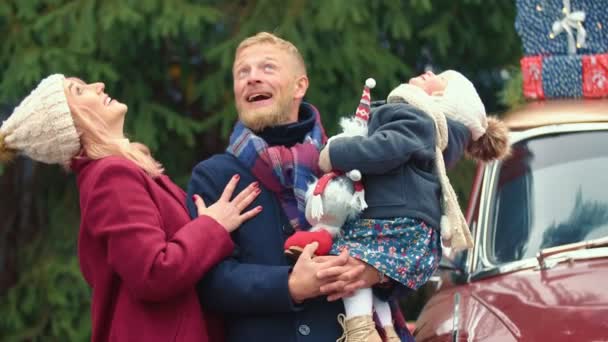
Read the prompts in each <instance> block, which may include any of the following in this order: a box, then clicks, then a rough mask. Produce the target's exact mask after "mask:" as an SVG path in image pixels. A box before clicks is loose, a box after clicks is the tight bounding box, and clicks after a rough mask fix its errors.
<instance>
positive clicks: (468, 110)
mask: <svg viewBox="0 0 608 342" xmlns="http://www.w3.org/2000/svg"><path fill="white" fill-rule="evenodd" d="M438 76H439V77H443V78H444V79H446V80H447V86H446V88H445V89H444V91H443V95H441V96H435V99H436V101H437V104H438V105H439V106H440V107H441V110H442V111H443V113H444V114H445V115H446V116H447V117H449V118H451V119H453V120H456V121H459V122H461V123H462V124H464V125H465V126H467V127H468V128H469V130H470V131H471V135H472V138H473V140H477V139H479V138H480V137H481V136H482V135H484V134H485V133H486V129H487V127H488V122H487V119H486V109H485V107H484V105H483V102H482V101H481V98H479V94H477V90H475V86H474V85H473V83H471V81H469V80H468V79H467V78H466V77H464V76H463V75H462V74H461V73H459V72H458V71H454V70H446V71H444V72H442V73H441V74H439V75H438Z"/></svg>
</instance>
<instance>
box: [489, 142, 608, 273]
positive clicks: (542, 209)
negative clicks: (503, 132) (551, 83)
mask: <svg viewBox="0 0 608 342" xmlns="http://www.w3.org/2000/svg"><path fill="white" fill-rule="evenodd" d="M497 179H498V182H497V184H496V191H495V194H496V196H495V198H494V200H493V203H492V204H491V211H490V212H491V216H490V225H489V231H488V233H489V234H488V235H487V237H488V240H489V241H487V243H488V248H487V249H486V250H487V251H488V254H489V255H488V257H489V259H490V260H491V261H492V262H493V263H496V264H501V263H506V262H511V261H517V260H521V259H524V258H532V257H535V255H536V253H537V252H538V251H540V250H541V249H543V248H548V247H553V246H557V245H562V244H567V243H573V242H579V241H584V240H588V239H594V238H598V237H603V236H608V132H606V131H587V132H577V133H564V134H556V135H550V136H541V137H536V138H532V139H528V140H524V141H521V142H518V143H517V144H515V145H514V146H513V154H512V156H511V157H510V158H509V159H508V160H506V161H505V162H504V163H503V164H502V165H501V168H500V170H499V174H498V178H497Z"/></svg>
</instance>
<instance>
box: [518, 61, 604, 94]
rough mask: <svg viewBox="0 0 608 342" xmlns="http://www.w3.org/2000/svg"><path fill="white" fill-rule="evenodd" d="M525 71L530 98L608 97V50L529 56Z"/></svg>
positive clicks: (522, 68)
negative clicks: (593, 52) (583, 53)
mask: <svg viewBox="0 0 608 342" xmlns="http://www.w3.org/2000/svg"><path fill="white" fill-rule="evenodd" d="M521 70H522V76H523V93H524V96H525V97H526V98H528V99H533V100H541V99H545V98H580V97H584V98H601V97H608V53H606V54H597V55H562V56H526V57H524V58H522V59H521Z"/></svg>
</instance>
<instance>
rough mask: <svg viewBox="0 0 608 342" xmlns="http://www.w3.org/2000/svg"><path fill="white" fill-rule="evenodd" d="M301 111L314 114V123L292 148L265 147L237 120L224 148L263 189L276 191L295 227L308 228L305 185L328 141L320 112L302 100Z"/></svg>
mask: <svg viewBox="0 0 608 342" xmlns="http://www.w3.org/2000/svg"><path fill="white" fill-rule="evenodd" d="M300 110H301V111H302V110H305V111H308V112H309V113H310V114H311V115H314V117H315V126H314V127H313V129H312V130H311V131H310V132H309V133H308V134H306V136H305V137H304V141H303V142H302V143H298V144H295V145H294V146H292V147H285V146H280V145H276V146H268V143H266V141H265V140H264V139H262V138H261V137H259V136H257V135H255V133H253V132H252V131H251V130H250V129H249V128H247V127H245V125H243V123H242V122H240V121H238V122H237V123H236V125H235V127H234V130H233V131H232V134H231V135H230V145H229V146H228V148H227V150H226V151H227V152H228V153H230V154H232V155H234V156H235V157H237V158H238V159H239V160H240V161H241V163H243V164H244V165H245V167H247V168H249V169H250V170H251V171H252V172H253V175H254V176H255V177H256V178H257V179H258V180H259V181H260V182H261V183H262V184H263V185H264V186H265V187H266V188H268V189H269V190H271V191H272V192H274V193H275V194H277V196H278V198H279V201H280V203H281V206H282V207H283V211H284V212H285V214H286V215H287V218H288V219H289V222H290V223H291V225H292V226H293V227H294V228H295V229H296V230H301V229H308V228H309V227H310V224H308V222H307V221H306V217H305V216H304V210H305V208H306V198H305V194H306V190H307V188H308V184H309V183H310V182H312V181H313V179H314V177H317V176H319V175H320V174H321V170H320V169H319V166H318V162H319V150H320V149H321V147H322V146H323V144H325V141H326V140H327V136H326V135H325V131H324V129H323V126H322V125H321V117H320V115H319V111H318V110H317V109H316V108H315V107H314V106H312V105H310V104H308V103H302V105H300Z"/></svg>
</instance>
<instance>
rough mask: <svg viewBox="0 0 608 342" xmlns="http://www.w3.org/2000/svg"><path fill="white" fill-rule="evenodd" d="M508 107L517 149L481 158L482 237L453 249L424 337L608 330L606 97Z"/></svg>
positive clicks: (571, 336)
mask: <svg viewBox="0 0 608 342" xmlns="http://www.w3.org/2000/svg"><path fill="white" fill-rule="evenodd" d="M504 119H505V121H506V122H507V124H508V125H509V127H510V128H511V130H512V135H511V138H512V139H511V142H512V147H513V151H512V155H511V156H510V157H509V158H508V159H507V160H505V161H504V162H502V163H500V162H496V163H488V164H485V165H483V164H481V165H479V166H478V169H477V174H476V177H475V181H474V184H473V188H472V192H471V196H470V201H469V206H468V209H467V215H466V216H467V219H468V221H469V225H470V228H471V231H472V234H473V236H474V239H475V247H474V248H473V249H472V250H470V251H465V252H460V253H457V254H454V253H450V251H449V250H446V251H444V252H445V254H446V257H444V258H443V260H442V265H441V267H440V269H439V270H438V272H437V276H435V277H434V283H435V284H436V286H437V292H436V293H435V294H434V295H433V296H432V297H431V299H430V300H429V301H428V302H427V303H426V305H425V307H424V308H423V311H422V312H421V314H420V316H419V318H418V320H417V322H416V330H415V332H414V336H415V338H416V341H418V342H424V341H552V342H557V341H568V342H570V341H608V100H584V101H583V100H555V101H553V100H552V101H546V102H536V103H530V104H528V105H526V106H524V107H522V108H521V109H519V110H516V111H514V112H512V113H510V114H508V115H507V116H505V118H504Z"/></svg>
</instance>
